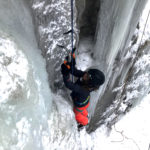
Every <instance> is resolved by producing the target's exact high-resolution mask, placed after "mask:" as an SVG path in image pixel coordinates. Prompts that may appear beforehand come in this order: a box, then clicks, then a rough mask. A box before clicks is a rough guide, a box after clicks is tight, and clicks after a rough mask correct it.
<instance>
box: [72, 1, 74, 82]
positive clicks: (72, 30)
mask: <svg viewBox="0 0 150 150" xmlns="http://www.w3.org/2000/svg"><path fill="white" fill-rule="evenodd" d="M73 15H74V13H73V0H71V48H72V53H71V60H72V61H71V62H72V82H73V81H74V79H73V52H74V48H73V32H74V30H73Z"/></svg>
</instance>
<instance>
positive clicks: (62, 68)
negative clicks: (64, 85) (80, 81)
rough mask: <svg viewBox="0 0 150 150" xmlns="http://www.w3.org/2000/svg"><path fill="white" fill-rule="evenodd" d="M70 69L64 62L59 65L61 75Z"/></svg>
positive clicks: (67, 72)
mask: <svg viewBox="0 0 150 150" xmlns="http://www.w3.org/2000/svg"><path fill="white" fill-rule="evenodd" d="M69 72H70V69H68V68H67V66H66V65H65V64H62V65H61V73H62V74H63V75H69Z"/></svg>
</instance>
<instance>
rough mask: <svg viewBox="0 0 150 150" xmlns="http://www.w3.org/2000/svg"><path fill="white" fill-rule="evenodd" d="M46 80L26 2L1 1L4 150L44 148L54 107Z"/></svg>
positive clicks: (0, 130)
mask: <svg viewBox="0 0 150 150" xmlns="http://www.w3.org/2000/svg"><path fill="white" fill-rule="evenodd" d="M47 80H48V79H47V74H46V70H45V62H44V59H43V58H42V57H41V52H40V50H39V49H38V47H37V43H36V39H35V35H34V27H33V24H32V18H31V14H30V10H29V9H28V7H27V3H26V1H23V0H0V82H1V87H0V149H1V150H6V149H9V150H21V149H28V150H33V149H42V144H41V143H42V139H41V134H42V132H43V131H44V130H46V128H47V126H48V123H47V118H48V115H49V111H50V109H51V94H50V90H49V85H48V83H47ZM47 132H48V131H47Z"/></svg>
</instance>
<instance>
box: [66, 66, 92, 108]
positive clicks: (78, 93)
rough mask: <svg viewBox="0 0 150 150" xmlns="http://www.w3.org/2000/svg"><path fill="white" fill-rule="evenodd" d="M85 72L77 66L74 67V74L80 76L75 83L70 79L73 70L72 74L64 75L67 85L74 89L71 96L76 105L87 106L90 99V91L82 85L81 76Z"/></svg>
mask: <svg viewBox="0 0 150 150" xmlns="http://www.w3.org/2000/svg"><path fill="white" fill-rule="evenodd" d="M84 73H85V72H83V71H81V70H77V69H76V68H75V67H74V68H73V75H74V76H75V77H78V80H77V81H76V82H75V83H73V82H72V80H71V79H70V74H71V71H70V74H68V75H63V80H64V83H65V86H66V87H67V88H68V89H70V90H71V91H72V93H71V97H72V99H73V103H74V105H75V106H76V107H83V106H86V105H87V104H88V102H89V100H90V92H89V91H88V90H86V89H85V88H83V87H82V82H81V78H82V77H83V75H84Z"/></svg>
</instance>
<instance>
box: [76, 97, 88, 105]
mask: <svg viewBox="0 0 150 150" xmlns="http://www.w3.org/2000/svg"><path fill="white" fill-rule="evenodd" d="M89 99H90V95H89V96H88V97H87V99H86V100H85V101H84V102H82V103H78V102H75V103H76V104H78V105H84V104H86V103H87V102H88V101H89Z"/></svg>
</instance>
